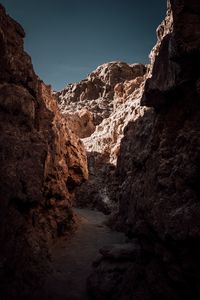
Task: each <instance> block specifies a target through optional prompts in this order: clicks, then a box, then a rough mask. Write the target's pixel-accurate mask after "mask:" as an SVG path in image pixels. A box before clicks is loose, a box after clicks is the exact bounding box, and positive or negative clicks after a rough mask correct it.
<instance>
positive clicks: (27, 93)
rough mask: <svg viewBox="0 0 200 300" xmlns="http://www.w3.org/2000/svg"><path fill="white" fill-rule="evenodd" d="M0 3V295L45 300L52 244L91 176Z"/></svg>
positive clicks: (63, 229)
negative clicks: (43, 289)
mask: <svg viewBox="0 0 200 300" xmlns="http://www.w3.org/2000/svg"><path fill="white" fill-rule="evenodd" d="M24 36H25V34H24V30H23V29H22V27H21V26H20V25H19V24H18V23H17V22H15V21H14V20H13V19H11V18H10V17H9V16H8V15H6V12H5V9H4V8H3V7H2V6H1V5H0V177H1V180H0V200H1V201H0V244H1V249H0V290H1V297H3V298H2V299H5V300H6V299H27V298H30V299H41V291H40V287H41V285H42V280H41V278H40V277H41V276H42V273H43V271H44V270H45V268H46V260H47V256H48V243H49V242H51V241H52V239H53V238H54V237H56V236H59V235H61V234H63V233H65V232H67V231H68V230H70V228H72V227H73V225H74V216H73V213H72V209H71V206H72V199H73V190H74V187H75V186H77V185H79V184H80V183H81V182H82V181H84V180H85V179H86V178H87V161H86V155H85V150H84V147H83V144H82V142H81V141H80V140H79V139H78V138H77V137H76V136H75V135H74V134H73V132H72V131H71V130H70V129H69V128H68V124H67V123H66V121H65V120H64V119H63V117H62V116H61V115H60V113H59V111H58V107H57V102H56V99H55V97H54V96H53V95H52V92H51V89H50V87H48V86H46V85H45V84H44V83H43V82H42V81H41V80H40V79H39V78H38V77H37V75H36V74H35V72H34V70H33V67H32V63H31V59H30V57H29V56H28V55H27V54H26V53H25V52H24V50H23V38H24Z"/></svg>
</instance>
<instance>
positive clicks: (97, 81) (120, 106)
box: [57, 62, 146, 213]
mask: <svg viewBox="0 0 200 300" xmlns="http://www.w3.org/2000/svg"><path fill="white" fill-rule="evenodd" d="M145 74H146V66H144V65H142V64H132V65H128V64H126V63H123V62H112V63H106V64H104V65H102V66H99V67H98V68H97V69H96V70H95V71H93V72H92V73H91V74H89V75H88V77H87V78H86V79H85V80H82V81H81V82H80V83H78V84H73V85H72V84H71V85H68V86H67V87H66V88H65V89H64V90H63V91H61V92H58V93H57V97H58V102H59V107H60V110H61V112H62V115H63V116H64V117H65V118H66V120H67V122H68V123H72V124H73V130H74V131H75V133H77V134H78V135H79V137H81V138H83V143H84V145H85V147H86V150H87V156H88V165H89V174H90V177H89V180H88V181H87V182H86V183H85V184H83V185H82V186H81V187H80V189H77V192H76V204H78V205H79V206H88V207H91V208H97V209H100V210H102V211H103V212H105V213H110V212H111V210H112V209H113V208H114V207H115V206H116V202H115V201H112V202H111V200H110V199H111V198H112V197H111V195H110V192H112V191H113V188H110V184H112V185H113V186H115V178H114V177H112V174H113V170H114V168H115V165H116V161H117V156H118V152H119V147H120V141H121V139H122V137H123V129H124V128H125V126H126V125H127V123H128V122H129V121H130V120H133V119H137V118H138V117H139V116H140V115H141V114H143V112H144V108H140V106H139V99H140V97H141V93H142V87H143V85H144V79H145ZM111 178H112V180H111Z"/></svg>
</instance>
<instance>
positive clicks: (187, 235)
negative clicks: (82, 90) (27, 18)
mask: <svg viewBox="0 0 200 300" xmlns="http://www.w3.org/2000/svg"><path fill="white" fill-rule="evenodd" d="M171 13H172V14H171ZM172 16H173V18H172ZM157 33H158V43H157V45H156V46H155V47H154V49H153V51H152V52H151V60H152V65H151V66H150V68H149V75H148V77H149V78H148V79H147V81H146V83H145V87H144V93H143V96H142V100H141V104H142V105H146V106H148V107H153V108H154V110H147V111H146V112H145V113H144V116H141V117H140V118H138V119H137V120H136V121H135V122H130V123H129V124H128V125H127V127H126V129H125V132H124V138H123V140H122V142H121V147H120V154H119V158H118V162H117V170H116V174H117V177H118V183H119V188H118V192H117V197H118V200H119V212H118V214H117V216H116V219H115V220H114V221H115V224H114V225H115V226H116V225H117V226H118V228H120V229H123V230H124V231H125V232H126V233H127V234H128V236H129V237H130V238H131V239H132V241H133V245H135V246H132V247H133V248H132V252H131V253H128V254H127V256H126V257H125V255H124V253H123V255H121V257H120V258H119V259H116V255H114V253H115V251H114V250H113V249H112V250H110V252H108V251H107V252H106V253H104V254H103V256H104V258H103V257H102V261H101V262H98V263H96V264H95V267H94V273H93V274H92V276H91V277H90V278H89V288H90V291H91V293H92V295H93V297H94V298H95V299H127V300H128V299H138V300H140V299H152V300H155V299H166V300H169V299H170V300H171V299H179V300H183V299H199V298H200V288H199V279H200V271H199V270H200V255H199V253H200V218H199V216H200V203H199V199H200V189H199V178H200V125H199V120H200V102H199V101H200V93H199V82H200V3H199V1H195V0H194V1H184V0H181V1H176V0H171V9H170V3H168V12H167V17H166V19H165V21H164V22H163V23H162V24H161V26H160V27H159V28H158V31H157ZM116 223H117V224H116ZM118 257H119V255H118ZM108 283H109V284H108ZM116 287H117V288H116Z"/></svg>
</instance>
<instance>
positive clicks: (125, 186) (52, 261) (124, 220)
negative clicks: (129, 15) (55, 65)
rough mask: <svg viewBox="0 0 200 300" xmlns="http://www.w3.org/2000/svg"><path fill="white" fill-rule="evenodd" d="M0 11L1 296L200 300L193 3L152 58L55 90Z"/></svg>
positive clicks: (178, 12)
mask: <svg viewBox="0 0 200 300" xmlns="http://www.w3.org/2000/svg"><path fill="white" fill-rule="evenodd" d="M24 36H25V33H24V30H23V28H22V27H21V25H19V24H18V23H17V22H16V21H15V20H13V19H12V18H11V17H10V16H9V15H7V13H6V10H5V8H4V7H3V6H2V5H0V245H1V246H0V299H2V300H10V299H11V300H18V299H19V300H24V299H30V300H39V299H50V300H55V299H61V300H64V299H65V300H79V299H80V300H87V299H97V300H106V299H107V300H118V299H119V300H188V299H191V300H199V299H200V284H199V283H200V198H199V196H200V195H199V192H200V188H199V187H200V182H199V179H200V125H199V124H200V122H199V121H200V118H199V117H200V2H199V0H190V1H189V0H170V1H168V2H167V13H166V18H165V19H164V20H163V22H162V23H161V24H160V26H159V27H158V29H157V43H156V45H155V47H154V48H153V49H152V51H151V53H150V63H149V64H148V65H147V64H139V63H134V64H127V63H125V62H120V61H116V62H110V63H105V64H103V65H101V66H99V67H98V68H97V69H96V70H94V71H93V72H92V73H90V74H89V75H88V76H87V77H86V78H85V79H83V80H82V81H80V82H79V83H76V84H69V85H68V86H66V87H65V88H64V89H63V90H62V91H59V92H55V91H52V90H51V87H50V86H47V85H46V84H45V83H43V81H42V80H41V79H40V78H39V77H38V76H37V75H36V74H35V72H34V70H33V66H32V62H31V58H30V57H29V56H28V54H27V53H26V52H25V51H24V49H23V39H24Z"/></svg>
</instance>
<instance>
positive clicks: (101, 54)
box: [0, 0, 166, 90]
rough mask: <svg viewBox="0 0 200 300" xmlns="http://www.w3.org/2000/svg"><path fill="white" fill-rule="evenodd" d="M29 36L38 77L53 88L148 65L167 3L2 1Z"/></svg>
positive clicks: (130, 0) (137, 0)
mask: <svg viewBox="0 0 200 300" xmlns="http://www.w3.org/2000/svg"><path fill="white" fill-rule="evenodd" d="M0 2H1V3H2V4H3V5H4V6H5V7H6V9H7V12H8V14H10V15H11V16H12V17H13V18H15V19H16V20H17V21H18V22H20V24H21V25H22V26H23V27H24V29H25V31H26V38H25V49H26V51H27V52H28V53H29V54H30V55H31V57H32V61H33V65H34V68H35V71H36V73H37V74H38V75H39V76H40V77H41V79H43V80H44V81H45V82H46V83H48V84H51V85H52V87H53V88H54V89H57V90H59V89H61V88H63V87H64V86H65V85H66V84H67V83H71V82H77V81H80V80H81V79H83V78H84V77H86V75H87V74H88V73H90V72H91V71H92V70H93V69H95V68H96V67H97V66H98V65H100V64H102V63H105V62H109V61H114V60H121V61H125V62H128V63H134V62H143V63H147V62H148V54H149V52H150V50H151V48H152V47H153V45H154V44H155V41H156V34H155V29H156V28H157V26H158V25H159V23H160V22H161V20H162V19H163V18H164V16H165V11H166V0H72V1H69V0H57V1H53V0H40V1H38V0H33V1H28V0H2V1H1V0H0Z"/></svg>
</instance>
